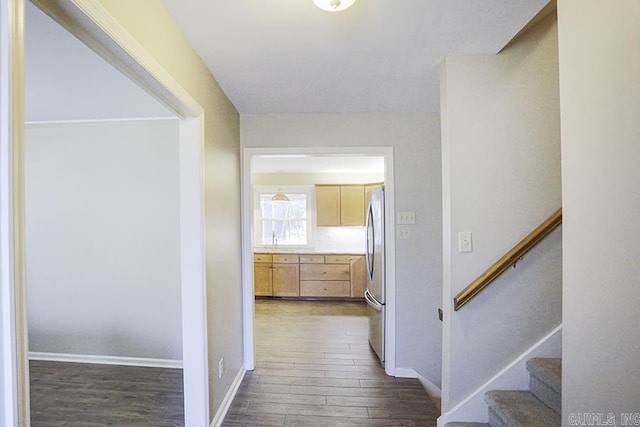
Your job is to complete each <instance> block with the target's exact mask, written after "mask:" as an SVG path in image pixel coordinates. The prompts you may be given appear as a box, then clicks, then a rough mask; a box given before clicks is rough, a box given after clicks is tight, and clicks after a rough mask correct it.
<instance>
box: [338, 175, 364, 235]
mask: <svg viewBox="0 0 640 427" xmlns="http://www.w3.org/2000/svg"><path fill="white" fill-rule="evenodd" d="M340 225H364V185H343V186H341V187H340Z"/></svg>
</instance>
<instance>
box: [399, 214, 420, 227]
mask: <svg viewBox="0 0 640 427" xmlns="http://www.w3.org/2000/svg"><path fill="white" fill-rule="evenodd" d="M415 223H416V213H415V212H413V211H406V212H398V224H415Z"/></svg>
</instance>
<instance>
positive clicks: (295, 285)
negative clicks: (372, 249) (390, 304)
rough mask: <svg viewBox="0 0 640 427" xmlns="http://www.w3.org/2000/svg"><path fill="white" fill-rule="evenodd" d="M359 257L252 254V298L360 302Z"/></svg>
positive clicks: (361, 259)
mask: <svg viewBox="0 0 640 427" xmlns="http://www.w3.org/2000/svg"><path fill="white" fill-rule="evenodd" d="M364 264H365V261H364V256H363V255H342V254H333V255H331V254H326V255H322V254H254V270H253V271H254V293H255V295H256V296H266V297H271V296H274V297H293V298H296V297H298V298H358V299H362V298H364V290H365V289H366V283H367V282H366V275H365V274H366V271H365V268H366V267H365V266H364Z"/></svg>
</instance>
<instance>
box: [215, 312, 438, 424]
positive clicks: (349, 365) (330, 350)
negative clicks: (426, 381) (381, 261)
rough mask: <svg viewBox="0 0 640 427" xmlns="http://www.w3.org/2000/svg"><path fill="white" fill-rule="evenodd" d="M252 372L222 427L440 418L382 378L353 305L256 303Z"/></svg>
mask: <svg viewBox="0 0 640 427" xmlns="http://www.w3.org/2000/svg"><path fill="white" fill-rule="evenodd" d="M255 310H256V317H255V320H256V329H255V331H256V332H255V340H256V370H255V371H253V372H249V373H247V376H246V377H245V379H244V381H243V383H242V384H241V386H240V388H239V392H238V394H237V395H236V398H235V399H234V401H233V403H232V405H231V408H230V410H229V413H228V415H227V417H226V418H225V420H224V422H223V426H241V425H242V426H258V425H269V426H300V427H305V426H307V427H325V426H326V427H334V426H337V427H339V426H344V427H362V426H408V427H416V426H428V427H435V425H436V418H437V417H438V416H439V413H438V410H437V409H436V407H435V405H434V404H433V403H432V401H431V400H430V399H429V397H428V396H427V394H426V392H425V391H424V388H423V387H422V385H421V384H420V383H419V382H418V380H415V379H402V378H393V377H388V376H387V375H386V374H385V372H384V369H383V368H382V367H381V366H380V363H379V361H378V359H377V358H376V355H375V354H374V353H373V351H371V349H370V347H369V344H368V318H367V316H366V312H367V310H366V305H365V304H363V303H360V302H327V301H317V302H311V301H284V300H257V301H256V305H255Z"/></svg>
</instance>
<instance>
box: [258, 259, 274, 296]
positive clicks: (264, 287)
mask: <svg viewBox="0 0 640 427" xmlns="http://www.w3.org/2000/svg"><path fill="white" fill-rule="evenodd" d="M271 271H272V268H271V263H268V264H266V263H258V262H256V263H254V264H253V292H254V294H255V296H257V297H270V296H272V295H273V277H272V274H271Z"/></svg>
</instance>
